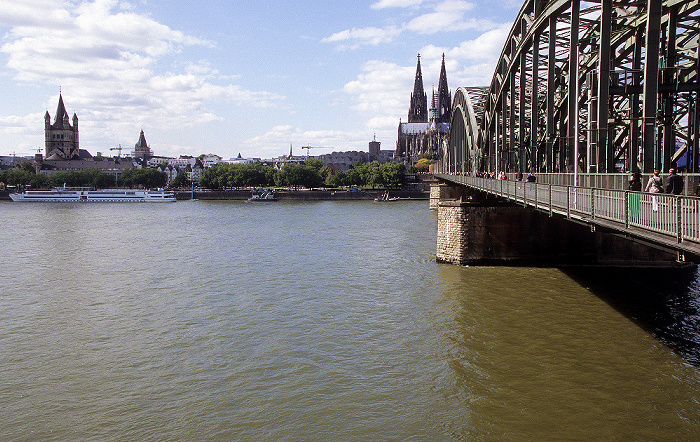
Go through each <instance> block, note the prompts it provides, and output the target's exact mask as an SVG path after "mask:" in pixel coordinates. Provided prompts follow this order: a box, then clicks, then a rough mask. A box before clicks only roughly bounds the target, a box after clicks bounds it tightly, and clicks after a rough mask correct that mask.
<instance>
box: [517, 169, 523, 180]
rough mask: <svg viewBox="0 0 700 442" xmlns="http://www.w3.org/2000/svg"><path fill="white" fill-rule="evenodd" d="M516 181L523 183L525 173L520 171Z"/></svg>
mask: <svg viewBox="0 0 700 442" xmlns="http://www.w3.org/2000/svg"><path fill="white" fill-rule="evenodd" d="M515 180H516V181H522V180H523V173H522V172H521V171H518V173H517V174H516V175H515Z"/></svg>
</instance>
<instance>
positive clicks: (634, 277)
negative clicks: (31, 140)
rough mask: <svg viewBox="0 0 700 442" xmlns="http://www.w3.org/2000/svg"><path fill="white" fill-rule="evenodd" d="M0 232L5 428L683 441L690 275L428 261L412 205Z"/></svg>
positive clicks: (128, 435)
mask: <svg viewBox="0 0 700 442" xmlns="http://www.w3.org/2000/svg"><path fill="white" fill-rule="evenodd" d="M0 226H2V243H1V244H2V253H0V268H1V269H2V270H1V272H2V273H1V276H0V440H19V441H23V440H56V441H63V440H99V441H106V440H119V441H122V440H485V439H486V440H493V439H496V440H503V439H510V440H543V439H548V440H561V439H586V440H588V439H644V440H652V439H655V440H658V439H665V440H698V439H700V369H699V368H698V367H700V363H699V361H700V351H699V350H698V349H699V348H700V338H699V337H698V333H699V332H698V324H699V323H700V320H699V319H698V316H699V314H698V312H699V311H700V300H699V299H700V284H699V281H700V277H699V276H698V274H697V272H696V271H695V270H692V271H686V272H668V271H663V272H661V271H659V272H650V271H644V272H621V271H617V270H610V269H590V270H578V271H572V270H569V271H562V270H556V269H539V268H497V267H484V268H463V267H457V266H450V265H443V264H436V263H435V260H434V254H435V243H436V241H435V231H436V215H435V214H434V213H432V212H430V211H429V210H428V205H427V202H425V201H400V202H395V203H373V202H311V203H302V202H284V201H281V202H277V203H248V202H234V201H231V202H206V201H179V202H177V203H174V204H162V205H161V204H122V205H120V204H75V205H72V204H41V203H34V204H29V203H27V204H19V203H11V202H3V203H0Z"/></svg>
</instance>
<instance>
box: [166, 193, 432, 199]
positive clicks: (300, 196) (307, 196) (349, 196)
mask: <svg viewBox="0 0 700 442" xmlns="http://www.w3.org/2000/svg"><path fill="white" fill-rule="evenodd" d="M386 192H387V191H386V190H371V191H365V190H358V191H350V190H279V191H276V192H275V197H276V198H277V199H278V200H280V201H285V200H288V201H358V200H368V201H372V200H374V199H375V198H379V197H381V196H382V195H384V194H385V193H386ZM388 192H389V196H390V197H392V198H401V199H412V200H427V199H429V198H430V192H429V191H423V190H389V191H388ZM250 196H251V191H250V190H199V191H198V190H195V191H194V192H192V191H176V192H175V197H176V198H177V199H178V200H189V199H193V198H194V199H199V200H222V201H224V200H230V201H235V200H239V201H243V200H247V199H248V198H250Z"/></svg>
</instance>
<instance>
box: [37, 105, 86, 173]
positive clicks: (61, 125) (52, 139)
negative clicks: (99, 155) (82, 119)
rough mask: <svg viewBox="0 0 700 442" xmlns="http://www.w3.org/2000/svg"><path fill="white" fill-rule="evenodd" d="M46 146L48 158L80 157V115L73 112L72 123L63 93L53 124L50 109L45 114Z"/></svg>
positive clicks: (65, 158)
mask: <svg viewBox="0 0 700 442" xmlns="http://www.w3.org/2000/svg"><path fill="white" fill-rule="evenodd" d="M44 148H45V152H44V154H45V156H46V159H48V160H75V159H80V144H79V140H78V116H77V115H76V114H75V113H74V114H73V124H72V125H71V123H70V119H69V117H68V112H66V107H65V106H64V105H63V96H62V95H61V94H59V95H58V108H57V109H56V115H55V119H54V122H53V124H51V115H49V111H46V114H45V115H44Z"/></svg>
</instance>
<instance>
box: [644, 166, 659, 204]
mask: <svg viewBox="0 0 700 442" xmlns="http://www.w3.org/2000/svg"><path fill="white" fill-rule="evenodd" d="M644 191H645V192H649V193H664V181H663V180H662V179H661V177H660V176H659V169H654V175H652V176H650V177H649V181H648V182H647V186H646V187H645V188H644ZM651 201H652V210H654V212H658V211H659V201H658V198H656V196H652V197H651Z"/></svg>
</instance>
